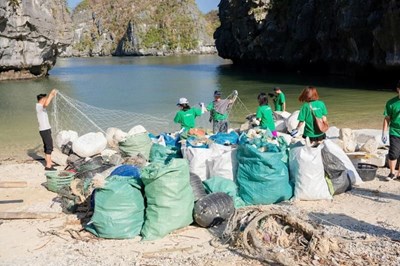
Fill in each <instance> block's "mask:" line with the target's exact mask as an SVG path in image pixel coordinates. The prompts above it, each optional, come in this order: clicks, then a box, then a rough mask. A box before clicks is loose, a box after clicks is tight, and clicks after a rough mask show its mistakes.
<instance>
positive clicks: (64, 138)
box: [56, 130, 78, 149]
mask: <svg viewBox="0 0 400 266" xmlns="http://www.w3.org/2000/svg"><path fill="white" fill-rule="evenodd" d="M77 138H78V133H77V132H75V131H72V130H62V131H60V132H59V133H58V134H57V136H56V145H57V147H58V148H59V149H61V147H62V146H63V145H65V144H67V143H68V142H70V141H71V142H72V143H73V142H74V141H75V140H76V139H77Z"/></svg>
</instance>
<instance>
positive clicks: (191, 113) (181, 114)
mask: <svg viewBox="0 0 400 266" xmlns="http://www.w3.org/2000/svg"><path fill="white" fill-rule="evenodd" d="M177 106H179V109H180V110H179V111H178V112H177V113H176V115H175V118H174V122H175V123H178V124H181V127H182V129H184V130H189V129H191V128H194V127H195V126H196V123H195V119H196V117H198V116H201V115H202V114H203V112H202V111H201V110H200V109H199V108H195V107H192V108H191V107H190V106H189V101H188V100H187V99H186V98H180V99H179V102H178V103H177Z"/></svg>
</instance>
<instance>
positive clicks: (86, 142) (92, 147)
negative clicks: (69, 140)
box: [72, 132, 107, 157]
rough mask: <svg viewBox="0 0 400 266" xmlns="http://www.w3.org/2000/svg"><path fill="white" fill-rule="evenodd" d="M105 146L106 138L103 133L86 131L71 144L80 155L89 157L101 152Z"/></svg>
mask: <svg viewBox="0 0 400 266" xmlns="http://www.w3.org/2000/svg"><path fill="white" fill-rule="evenodd" d="M106 147H107V139H106V138H105V137H104V135H103V133H101V132H97V133H93V132H92V133H88V134H85V135H83V136H80V137H79V138H77V139H76V140H75V141H74V142H73V144H72V150H73V151H74V153H76V154H78V155H79V156H80V157H91V156H93V155H95V154H99V153H101V152H102V151H103V150H104V149H105V148H106Z"/></svg>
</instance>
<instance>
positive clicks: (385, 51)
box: [214, 0, 400, 74]
mask: <svg viewBox="0 0 400 266" xmlns="http://www.w3.org/2000/svg"><path fill="white" fill-rule="evenodd" d="M219 17H220V20H221V26H220V27H219V28H218V29H217V31H216V33H215V34H214V37H215V38H216V46H217V50H218V54H219V55H220V56H221V57H223V58H229V59H232V60H233V61H234V62H235V63H240V64H259V65H264V66H267V67H270V68H276V67H282V68H285V69H287V68H290V69H296V70H297V69H307V68H312V69H319V70H321V69H323V70H324V71H328V72H330V73H347V74H349V73H350V74H357V73H359V72H365V71H366V70H384V71H387V70H389V71H390V70H393V71H396V70H397V71H398V70H400V34H399V33H400V2H399V1H398V0H387V1H380V0H348V1H324V0H293V1H288V0H250V1H241V0H221V3H220V5H219Z"/></svg>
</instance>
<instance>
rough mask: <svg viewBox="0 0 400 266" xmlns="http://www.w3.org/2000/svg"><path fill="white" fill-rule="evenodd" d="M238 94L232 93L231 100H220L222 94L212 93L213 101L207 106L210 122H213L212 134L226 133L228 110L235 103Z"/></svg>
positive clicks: (218, 92)
mask: <svg viewBox="0 0 400 266" xmlns="http://www.w3.org/2000/svg"><path fill="white" fill-rule="evenodd" d="M237 95H238V92H237V91H236V90H234V91H233V99H221V96H222V93H221V91H219V90H216V91H214V101H212V102H211V103H209V104H208V105H207V108H206V109H207V111H209V112H210V122H211V121H212V122H213V132H214V134H217V133H218V132H225V133H226V132H228V109H229V107H230V106H231V105H232V103H234V102H235V100H236V97H237Z"/></svg>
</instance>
